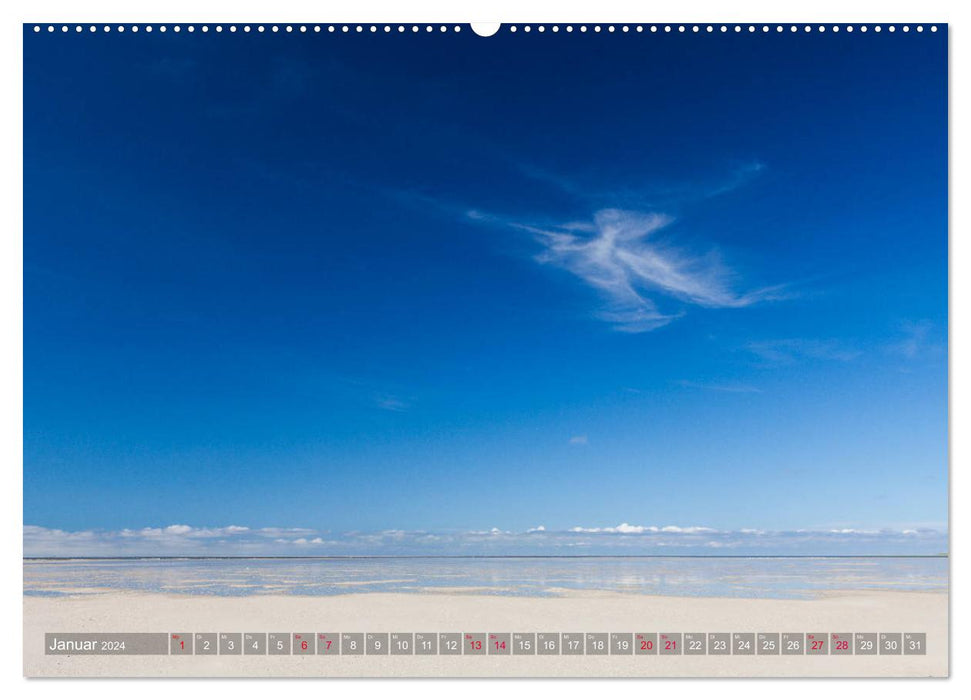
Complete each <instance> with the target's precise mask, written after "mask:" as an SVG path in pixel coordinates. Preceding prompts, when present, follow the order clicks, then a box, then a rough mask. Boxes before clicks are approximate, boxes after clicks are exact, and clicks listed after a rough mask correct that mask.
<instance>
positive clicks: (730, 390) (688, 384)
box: [678, 379, 762, 394]
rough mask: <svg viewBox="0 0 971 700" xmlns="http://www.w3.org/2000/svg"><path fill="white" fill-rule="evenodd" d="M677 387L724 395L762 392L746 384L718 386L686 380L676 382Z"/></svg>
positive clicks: (717, 384) (716, 384)
mask: <svg viewBox="0 0 971 700" xmlns="http://www.w3.org/2000/svg"><path fill="white" fill-rule="evenodd" d="M678 385H679V386H683V387H684V388H685V389H700V390H702V391H717V392H719V393H725V394H761V393H762V390H761V389H759V388H757V387H754V386H749V385H748V384H719V383H710V382H693V381H690V380H687V379H682V380H681V381H679V382H678Z"/></svg>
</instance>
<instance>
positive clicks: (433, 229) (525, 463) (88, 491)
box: [23, 22, 949, 678]
mask: <svg viewBox="0 0 971 700" xmlns="http://www.w3.org/2000/svg"><path fill="white" fill-rule="evenodd" d="M947 37H948V26H947V24H933V23H924V24H921V23H911V24H903V23H872V24H811V25H806V24H796V25H793V24H761V23H760V24H722V23H710V24H708V23H702V24H649V23H643V24H619V23H617V24H610V23H601V24H597V23H589V24H501V25H469V24H326V23H308V24H298V23H273V22H268V23H263V24H260V23H249V24H247V23H231V22H223V23H219V22H213V23H210V24H200V23H184V24H180V23H175V22H171V23H157V24H130V23H98V24H87V23H85V24H76V23H68V24H65V23H54V24H49V23H44V24H36V23H28V24H25V25H24V26H23V183H24V188H23V209H24V219H23V222H24V226H23V293H24V297H23V301H24V304H23V321H24V323H23V364H24V392H23V408H24V428H23V430H24V432H23V441H24V444H23V461H24V469H23V474H24V477H23V479H24V483H23V499H24V506H23V511H24V516H23V517H24V523H23V550H24V560H23V613H24V615H23V625H24V628H23V645H24V658H23V668H24V674H25V675H26V676H30V677H118V676H150V677H190V676H195V677H209V676H260V677H262V676H282V677H456V676H458V677H480V678H481V677H527V678H528V677H647V676H654V677H717V676H732V677H736V676H740V677H761V676H771V677H867V676H868V677H944V676H947V675H948V571H949V562H948V551H949V541H948V526H947V523H948V414H947V406H948V404H947V401H948V345H947V341H948V83H947V76H948V62H947V56H948V39H947Z"/></svg>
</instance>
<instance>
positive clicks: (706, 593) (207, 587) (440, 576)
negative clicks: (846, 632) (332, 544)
mask: <svg viewBox="0 0 971 700" xmlns="http://www.w3.org/2000/svg"><path fill="white" fill-rule="evenodd" d="M947 582H948V560H947V558H943V557H934V558H919V557H899V558H898V557H887V558H885V557H860V558H787V557H778V558H677V557H650V558H641V557H604V558H600V557H596V558H554V557H545V558H529V557H523V558H519V557H514V558H504V557H490V558H424V557H414V558H412V557H407V558H406V557H401V558H390V557H380V558H354V559H342V558H313V559H310V558H304V559H282V558H281V559H244V558H239V559H226V558H222V559H220V558H212V559H178V558H173V559H158V558H153V559H148V558H146V559H65V560H52V559H32V560H25V561H24V595H32V596H63V595H96V594H98V593H104V592H109V591H137V592H152V593H171V594H179V595H216V596H250V595H314V596H326V595H340V594H346V593H374V592H394V593H425V594H434V593H458V594H460V593H467V594H479V595H482V594H486V595H489V594H491V595H514V596H556V595H564V594H568V593H570V592H571V591H583V590H604V591H615V592H621V593H629V594H643V595H667V596H698V597H733V598H734V597H738V598H813V597H817V596H819V595H823V594H825V593H827V592H831V591H872V590H884V591H886V590H917V591H934V592H945V591H946V590H947Z"/></svg>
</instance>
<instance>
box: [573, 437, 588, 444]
mask: <svg viewBox="0 0 971 700" xmlns="http://www.w3.org/2000/svg"><path fill="white" fill-rule="evenodd" d="M570 444H571V445H586V444H587V436H586V435H574V436H573V437H571V438H570Z"/></svg>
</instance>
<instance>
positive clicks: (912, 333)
mask: <svg viewBox="0 0 971 700" xmlns="http://www.w3.org/2000/svg"><path fill="white" fill-rule="evenodd" d="M933 331H934V324H933V323H931V322H930V321H904V322H903V323H901V324H900V335H899V337H898V338H897V339H896V340H894V341H893V342H891V343H889V344H888V345H887V347H886V349H887V351H888V352H889V353H891V354H893V355H897V356H899V357H903V358H904V359H907V360H914V359H917V358H918V357H920V356H921V355H924V354H926V353H928V352H931V351H934V350H937V349H938V348H939V347H940V344H939V343H937V342H935V341H934V340H932V339H931V334H932V332H933Z"/></svg>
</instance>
